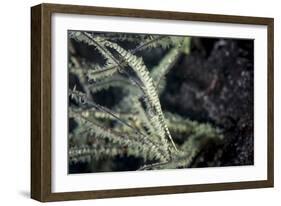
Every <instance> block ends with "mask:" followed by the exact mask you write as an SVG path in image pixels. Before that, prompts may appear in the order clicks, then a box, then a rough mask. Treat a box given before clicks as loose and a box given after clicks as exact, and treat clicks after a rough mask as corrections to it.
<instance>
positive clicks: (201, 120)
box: [31, 4, 274, 202]
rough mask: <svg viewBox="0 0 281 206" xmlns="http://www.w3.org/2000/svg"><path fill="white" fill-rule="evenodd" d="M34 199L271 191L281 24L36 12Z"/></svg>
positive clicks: (70, 9) (142, 13)
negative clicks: (278, 28) (276, 35)
mask: <svg viewBox="0 0 281 206" xmlns="http://www.w3.org/2000/svg"><path fill="white" fill-rule="evenodd" d="M31 39H32V41H31V75H32V76H31V79H32V81H31V94H32V95H31V110H32V113H31V119H32V120H31V197H32V198H34V199H36V200H39V201H42V202H46V201H60V200H78V199H91V198H107V197H123V196H136V195H158V194H171V193H186V192H201V191H218V190H231V189H250V188H265V187H273V176H274V175H273V171H274V169H273V153H274V151H273V148H274V144H273V19H271V18H261V17H242V16H228V15H214V14H198V13H182V12H170V11H151V10H136V9H120V8H103V7H89V6H74V5H57V4H41V5H37V6H34V7H32V8H31Z"/></svg>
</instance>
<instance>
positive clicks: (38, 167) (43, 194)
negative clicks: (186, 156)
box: [31, 4, 274, 202]
mask: <svg viewBox="0 0 281 206" xmlns="http://www.w3.org/2000/svg"><path fill="white" fill-rule="evenodd" d="M54 13H67V14H79V15H100V16H119V17H139V18H154V19H169V20H186V21H195V22H196V21H200V22H221V23H234V24H235V23H239V24H252V25H265V26H267V36H268V39H267V53H268V59H267V78H268V91H267V92H268V99H267V103H268V108H267V109H268V119H267V122H268V126H267V128H268V131H267V142H268V146H267V158H268V159H267V180H262V181H245V182H231V183H215V184H196V185H182V186H173V185H171V186H163V187H149V188H134V189H114V190H98V191H81V192H64V193H53V192H52V190H51V178H52V173H51V165H52V163H51V133H52V132H51V121H52V115H51V97H52V94H51V87H52V85H51V16H52V14H54ZM273 28H274V21H273V19H272V18H261V17H242V16H228V15H214V14H199V13H183V12H169V11H150V10H136V9H120V8H103V7H90V6H75V5H57V4H40V5H37V6H34V7H32V8H31V197H32V198H33V199H36V200H39V201H42V202H48V201H62V200H80V199H92V198H109V197H124V196H138V195H159V194H172V193H187V192H204V191H219V190H234V189H250V188H265V187H273V182H274V160H273V154H274V143H273V119H274V117H273V109H274V105H273V101H274V97H273V93H274V92H273Z"/></svg>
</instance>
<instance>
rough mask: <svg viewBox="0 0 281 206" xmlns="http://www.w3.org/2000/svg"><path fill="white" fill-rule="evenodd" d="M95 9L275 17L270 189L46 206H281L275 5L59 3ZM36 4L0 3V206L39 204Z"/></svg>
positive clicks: (225, 0) (280, 18)
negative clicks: (33, 59) (33, 144)
mask: <svg viewBox="0 0 281 206" xmlns="http://www.w3.org/2000/svg"><path fill="white" fill-rule="evenodd" d="M45 2H50V3H72V4H85V5H95V6H112V7H130V8H142V9H158V10H174V11H187V12H203V13H204V12H205V13H220V14H233V15H252V16H268V17H274V18H275V64H274V66H275V105H276V107H275V145H276V147H275V166H276V168H275V188H274V189H257V190H240V191H239V190H238V191H225V192H207V193H194V194H180V195H165V196H152V197H133V198H117V199H116V198H115V199H107V200H87V201H79V202H77V201H72V202H64V203H62V202H57V203H48V204H47V205H51V204H52V205H76V204H79V205H92V204H95V205H113V204H114V205H124V206H125V205H144V204H148V205H152V204H154V205H156V204H157V205H160V204H161V205H163V206H164V205H176V204H177V205H208V204H211V205H215V204H216V205H228V206H232V205H235V206H237V205H246V204H248V205H254V204H260V205H280V203H279V204H278V203H277V201H278V200H279V201H280V200H281V172H280V169H281V166H280V165H281V164H280V157H281V152H280V151H281V141H280V137H281V127H280V126H279V127H278V123H280V117H281V116H280V106H279V105H281V95H280V94H281V92H279V88H280V87H281V73H280V67H281V62H280V59H281V47H280V37H281V12H280V5H278V2H279V1H276V0H266V1H265V0H264V1H260V0H138V1H137V0H119V1H117V0H110V1H109V0H108V1H105V0H87V1H86V0H84V1H82V0H80V1H74V0H68V1H66V0H61V1H45ZM39 3H41V2H40V1H36V0H29V1H28V2H27V1H15V0H5V1H2V2H1V8H0V10H1V11H0V15H1V19H0V22H1V27H0V28H1V32H0V62H1V64H0V71H1V73H0V90H1V92H0V96H1V100H0V104H1V106H0V121H1V122H0V125H1V132H0V136H1V139H2V142H1V146H0V154H1V155H0V194H1V196H0V203H1V205H5V203H6V205H7V204H8V205H12V204H15V205H17V204H18V205H39V203H38V202H36V201H34V200H31V199H29V182H30V177H29V176H30V170H29V167H30V159H29V154H30V138H29V137H30V116H29V114H30V100H29V99H30V6H32V5H35V4H39Z"/></svg>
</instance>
